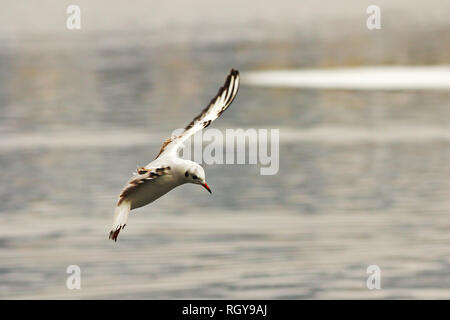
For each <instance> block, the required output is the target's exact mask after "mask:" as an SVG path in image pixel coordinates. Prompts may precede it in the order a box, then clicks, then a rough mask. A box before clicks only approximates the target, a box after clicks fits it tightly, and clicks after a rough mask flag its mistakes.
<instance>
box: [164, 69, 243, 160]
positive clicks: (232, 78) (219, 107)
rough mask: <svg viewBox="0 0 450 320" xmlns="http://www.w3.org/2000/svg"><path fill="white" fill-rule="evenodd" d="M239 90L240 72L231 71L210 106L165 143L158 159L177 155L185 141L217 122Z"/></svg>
mask: <svg viewBox="0 0 450 320" xmlns="http://www.w3.org/2000/svg"><path fill="white" fill-rule="evenodd" d="M238 88H239V71H237V70H234V69H231V71H230V74H229V75H228V76H227V79H226V80H225V84H224V85H223V87H221V88H220V89H219V92H218V93H217V95H216V96H215V97H214V98H213V99H212V100H211V102H210V103H209V104H208V106H207V107H206V108H205V109H203V111H202V112H201V113H200V114H199V115H198V116H197V117H195V118H194V119H193V120H192V121H191V123H189V124H188V125H187V127H186V128H185V129H184V132H183V133H182V134H181V135H179V136H176V137H172V138H169V139H167V140H166V141H164V143H163V145H162V147H161V150H160V151H159V153H158V155H157V156H156V158H158V157H159V156H160V155H161V154H168V153H171V154H176V153H177V151H178V149H179V148H180V147H181V145H182V144H183V142H184V141H186V140H187V139H188V138H189V137H190V136H192V135H193V134H195V133H196V132H198V131H200V130H202V129H203V128H206V127H207V126H209V125H210V124H211V122H213V121H214V120H216V119H217V118H218V117H219V116H220V115H221V114H222V113H223V112H224V111H225V110H226V109H227V108H228V107H229V106H230V104H231V103H232V102H233V100H234V98H235V97H236V94H237V92H238Z"/></svg>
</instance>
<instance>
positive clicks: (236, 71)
mask: <svg viewBox="0 0 450 320" xmlns="http://www.w3.org/2000/svg"><path fill="white" fill-rule="evenodd" d="M230 75H232V76H237V75H239V70H237V69H234V68H231V71H230Z"/></svg>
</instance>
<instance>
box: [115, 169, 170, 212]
mask: <svg viewBox="0 0 450 320" xmlns="http://www.w3.org/2000/svg"><path fill="white" fill-rule="evenodd" d="M166 174H170V166H167V167H160V168H149V169H147V168H139V169H137V174H135V176H134V177H133V178H132V179H131V180H130V181H129V182H128V184H127V185H126V186H125V188H123V190H122V192H121V193H120V195H119V201H118V203H117V205H118V206H119V205H120V204H121V203H122V202H123V201H124V200H125V199H126V198H127V197H128V196H129V195H131V194H132V193H133V192H135V191H137V189H138V188H140V187H141V186H143V185H145V184H146V183H149V182H150V181H152V180H155V179H157V178H159V177H161V176H163V175H166Z"/></svg>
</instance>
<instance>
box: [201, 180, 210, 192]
mask: <svg viewBox="0 0 450 320" xmlns="http://www.w3.org/2000/svg"><path fill="white" fill-rule="evenodd" d="M202 186H203V187H204V188H205V189H206V190H208V192H209V193H212V191H211V189H210V188H209V186H208V184H207V183H206V182H205V183H203V184H202Z"/></svg>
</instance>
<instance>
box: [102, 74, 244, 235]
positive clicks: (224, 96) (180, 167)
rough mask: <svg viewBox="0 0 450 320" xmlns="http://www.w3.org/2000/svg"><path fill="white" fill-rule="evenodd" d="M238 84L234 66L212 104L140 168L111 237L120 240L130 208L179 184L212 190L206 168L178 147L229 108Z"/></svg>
mask: <svg viewBox="0 0 450 320" xmlns="http://www.w3.org/2000/svg"><path fill="white" fill-rule="evenodd" d="M238 88H239V71H237V70H234V69H231V71H230V74H229V75H228V76H227V79H226V81H225V84H224V85H223V87H221V88H220V89H219V92H218V93H217V95H216V96H215V97H214V98H213V99H212V100H211V102H210V103H209V104H208V106H207V107H206V108H205V109H204V110H203V111H202V112H201V113H200V114H199V115H198V116H197V117H195V118H194V119H193V120H192V121H191V123H189V124H188V125H187V127H186V128H185V129H184V131H183V133H182V134H181V135H179V136H174V137H171V138H168V139H167V140H166V141H164V143H163V144H162V147H161V149H160V151H159V153H158V155H157V156H156V158H155V160H153V161H152V162H150V163H149V164H148V165H146V166H145V167H142V168H139V169H137V170H136V172H135V173H134V176H133V177H132V178H131V180H130V181H128V183H127V184H126V186H125V187H124V188H123V190H122V191H121V192H120V195H119V200H118V202H117V207H116V209H115V212H114V222H113V225H112V228H111V231H110V233H109V239H111V240H114V241H117V237H118V235H119V232H120V230H122V229H123V228H124V227H125V225H126V223H127V220H128V215H129V213H130V210H133V209H136V208H139V207H142V206H145V205H147V204H149V203H151V202H153V201H155V200H156V199H158V198H159V197H161V196H163V195H165V194H166V193H167V192H169V191H170V190H172V189H173V188H175V187H178V186H179V185H182V184H185V183H194V184H199V185H201V186H203V187H204V188H205V189H206V190H208V191H209V193H211V189H210V188H209V186H208V184H207V183H206V181H205V171H204V170H203V168H202V167H201V166H200V165H199V164H197V163H195V162H193V161H190V160H185V159H182V158H180V157H179V156H178V151H179V149H180V147H181V146H182V145H183V142H184V141H186V140H187V139H188V138H189V137H191V136H192V135H193V134H195V133H196V132H198V131H200V130H202V129H203V128H206V127H207V126H209V125H210V124H211V122H213V121H214V120H216V119H217V118H218V117H219V116H220V115H221V114H222V112H224V111H225V110H226V109H227V108H228V106H229V105H230V104H231V102H233V100H234V97H235V96H236V94H237V92H238Z"/></svg>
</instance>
